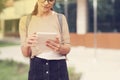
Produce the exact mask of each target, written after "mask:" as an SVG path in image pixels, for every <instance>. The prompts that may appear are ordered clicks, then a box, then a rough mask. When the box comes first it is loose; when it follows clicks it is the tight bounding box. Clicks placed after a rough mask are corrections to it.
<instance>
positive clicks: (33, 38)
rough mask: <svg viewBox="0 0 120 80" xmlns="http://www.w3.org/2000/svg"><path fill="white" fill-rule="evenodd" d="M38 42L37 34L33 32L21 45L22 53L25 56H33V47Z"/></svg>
mask: <svg viewBox="0 0 120 80" xmlns="http://www.w3.org/2000/svg"><path fill="white" fill-rule="evenodd" d="M36 42H37V35H36V33H34V34H31V35H29V36H28V37H27V39H26V42H25V44H24V45H23V46H22V47H21V49H22V53H23V55H24V56H25V57H30V56H31V53H32V51H31V47H33V46H35V43H36Z"/></svg>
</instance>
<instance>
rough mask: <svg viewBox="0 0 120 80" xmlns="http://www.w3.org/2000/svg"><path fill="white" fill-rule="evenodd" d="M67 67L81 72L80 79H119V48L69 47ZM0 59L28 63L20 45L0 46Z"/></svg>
mask: <svg viewBox="0 0 120 80" xmlns="http://www.w3.org/2000/svg"><path fill="white" fill-rule="evenodd" d="M67 57H68V60H67V64H68V67H74V68H75V70H76V72H77V73H82V76H81V78H80V80H120V50H118V49H94V48H86V47H83V46H76V47H72V48H71V52H70V53H69V54H68V56H67ZM0 59H3V60H4V59H7V60H15V61H17V62H23V63H26V64H29V59H28V58H25V57H23V55H22V53H21V50H20V45H16V46H9V47H0Z"/></svg>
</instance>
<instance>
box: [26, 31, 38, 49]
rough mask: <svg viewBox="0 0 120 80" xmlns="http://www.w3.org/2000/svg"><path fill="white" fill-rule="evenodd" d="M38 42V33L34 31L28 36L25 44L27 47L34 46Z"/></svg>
mask: <svg viewBox="0 0 120 80" xmlns="http://www.w3.org/2000/svg"><path fill="white" fill-rule="evenodd" d="M36 42H37V35H36V33H33V34H31V35H29V36H28V37H27V39H26V44H25V45H26V46H27V47H32V46H35V44H36Z"/></svg>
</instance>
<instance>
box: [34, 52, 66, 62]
mask: <svg viewBox="0 0 120 80" xmlns="http://www.w3.org/2000/svg"><path fill="white" fill-rule="evenodd" d="M34 56H36V57H38V58H43V59H47V60H60V59H66V57H65V56H64V55H61V54H60V53H57V52H54V51H48V52H40V53H32V57H34Z"/></svg>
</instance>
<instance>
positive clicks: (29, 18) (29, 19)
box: [26, 14, 32, 37]
mask: <svg viewBox="0 0 120 80" xmlns="http://www.w3.org/2000/svg"><path fill="white" fill-rule="evenodd" d="M31 18H32V15H31V14H29V15H27V19H26V37H27V36H28V26H29V24H30V21H31Z"/></svg>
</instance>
